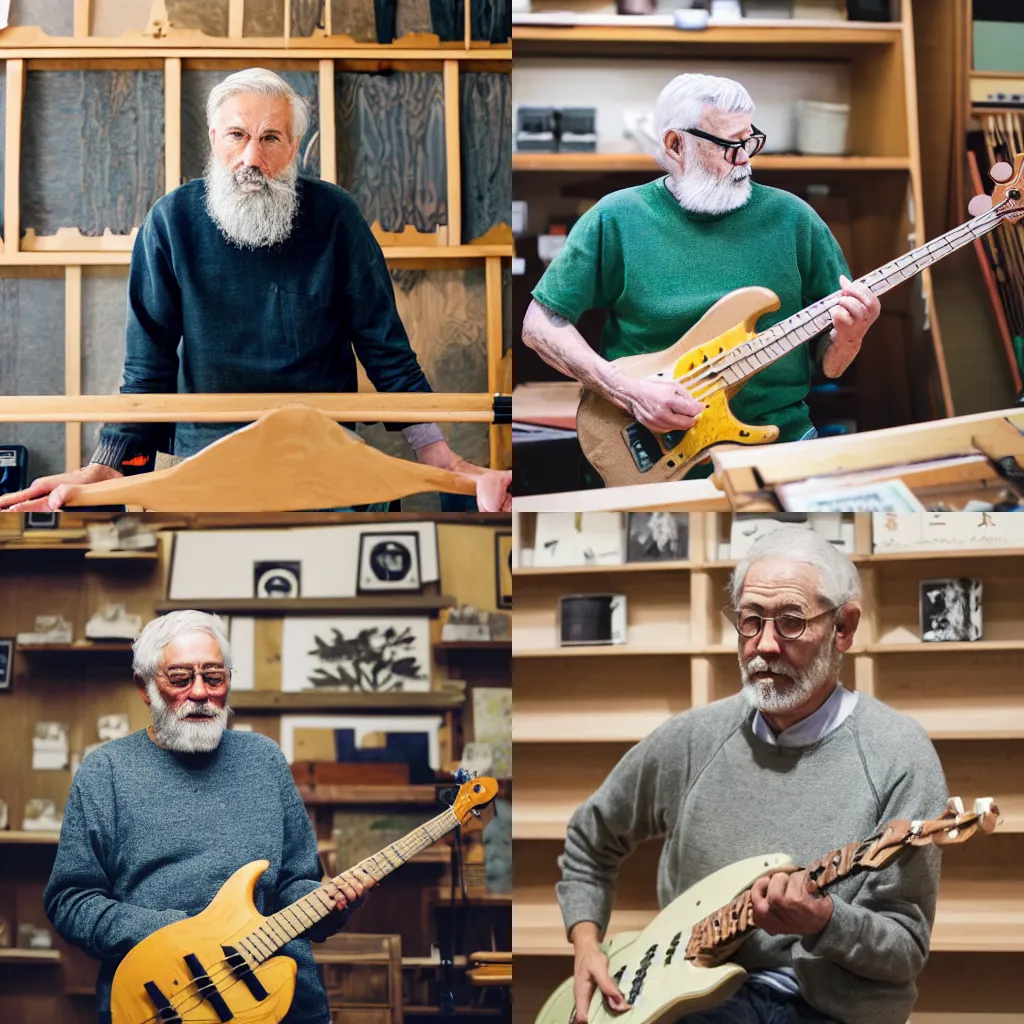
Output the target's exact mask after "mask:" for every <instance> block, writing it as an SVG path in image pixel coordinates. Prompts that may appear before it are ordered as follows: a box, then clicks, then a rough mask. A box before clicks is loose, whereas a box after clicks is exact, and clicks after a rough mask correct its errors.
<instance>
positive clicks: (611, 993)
mask: <svg viewBox="0 0 1024 1024" xmlns="http://www.w3.org/2000/svg"><path fill="white" fill-rule="evenodd" d="M594 981H596V982H597V987H598V988H599V989H600V990H601V994H602V995H603V996H604V997H605V999H607V1000H608V1005H609V1006H610V1007H611V1008H612V1009H613V1010H625V1009H626V1008H627V1007H628V1006H629V1003H627V1002H626V997H625V996H624V995H623V994H622V993H621V992H620V991H619V986H618V985H616V984H615V979H614V978H613V977H612V976H611V975H610V974H609V973H608V969H607V967H605V968H603V969H601V970H596V971H594Z"/></svg>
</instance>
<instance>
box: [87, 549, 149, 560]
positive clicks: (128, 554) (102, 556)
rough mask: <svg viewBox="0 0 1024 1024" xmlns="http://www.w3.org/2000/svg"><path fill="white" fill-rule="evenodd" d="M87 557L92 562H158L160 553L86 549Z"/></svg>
mask: <svg viewBox="0 0 1024 1024" xmlns="http://www.w3.org/2000/svg"><path fill="white" fill-rule="evenodd" d="M85 557H86V558H88V559H89V561H91V562H156V561H159V559H160V553H159V552H158V551H157V550H156V549H155V548H154V549H153V550H152V551H86V553H85Z"/></svg>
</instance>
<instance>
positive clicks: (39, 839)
mask: <svg viewBox="0 0 1024 1024" xmlns="http://www.w3.org/2000/svg"><path fill="white" fill-rule="evenodd" d="M58 842H60V833H59V832H18V831H11V832H6V831H4V832H0V846H2V845H3V844H4V843H7V844H9V845H12V846H56V845H57V843H58Z"/></svg>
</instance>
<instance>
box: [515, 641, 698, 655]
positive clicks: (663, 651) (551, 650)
mask: <svg viewBox="0 0 1024 1024" xmlns="http://www.w3.org/2000/svg"><path fill="white" fill-rule="evenodd" d="M693 653H695V650H694V648H690V647H634V646H630V645H629V644H608V645H607V646H606V647H605V646H597V645H595V646H593V647H534V648H526V649H517V648H515V647H513V648H512V654H513V656H514V657H516V658H588V657H596V656H598V655H601V656H607V657H613V656H614V657H626V656H628V655H631V654H637V655H646V656H647V657H650V656H651V655H657V656H659V657H677V656H679V655H683V654H693Z"/></svg>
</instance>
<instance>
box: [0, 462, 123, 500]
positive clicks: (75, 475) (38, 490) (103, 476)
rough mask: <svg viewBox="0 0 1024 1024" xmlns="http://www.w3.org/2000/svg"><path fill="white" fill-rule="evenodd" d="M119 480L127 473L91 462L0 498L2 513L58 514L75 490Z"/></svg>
mask: <svg viewBox="0 0 1024 1024" xmlns="http://www.w3.org/2000/svg"><path fill="white" fill-rule="evenodd" d="M119 476H124V473H119V472H118V471H117V470H116V469H111V468H110V466H103V465H101V464H100V463H98V462H90V463H89V465H88V466H83V467H82V468H81V469H76V470H73V471H72V472H70V473H55V474H54V475H53V476H41V477H40V478H39V479H38V480H33V481H32V483H31V484H29V486H28V487H26V488H25V489H24V490H23V491H15V492H14V493H13V494H0V509H7V510H9V511H11V512H56V511H57V509H59V508H60V507H61V506H62V505H63V504H64V502H65V501H67V500H68V498H69V496H70V493H71V489H72V488H73V487H75V486H78V485H81V484H94V483H96V482H97V481H99V480H113V479H115V478H116V477H119Z"/></svg>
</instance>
